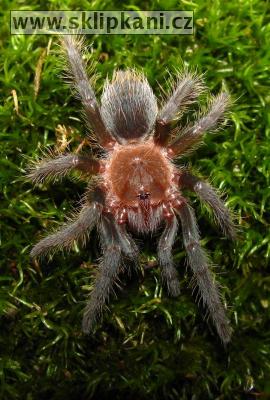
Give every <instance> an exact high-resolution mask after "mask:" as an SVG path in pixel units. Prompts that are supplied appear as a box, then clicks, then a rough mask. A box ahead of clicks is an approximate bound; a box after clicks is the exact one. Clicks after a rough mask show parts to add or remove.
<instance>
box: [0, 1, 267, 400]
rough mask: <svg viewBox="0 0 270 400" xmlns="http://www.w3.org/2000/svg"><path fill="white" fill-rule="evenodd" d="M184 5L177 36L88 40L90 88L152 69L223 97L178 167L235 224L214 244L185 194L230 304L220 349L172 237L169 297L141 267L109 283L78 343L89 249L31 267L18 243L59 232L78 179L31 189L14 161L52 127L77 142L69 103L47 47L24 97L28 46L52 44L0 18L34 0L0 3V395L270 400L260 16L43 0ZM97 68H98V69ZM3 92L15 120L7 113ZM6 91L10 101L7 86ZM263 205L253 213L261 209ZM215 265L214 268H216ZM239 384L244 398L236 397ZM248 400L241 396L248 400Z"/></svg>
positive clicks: (237, 4)
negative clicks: (189, 22)
mask: <svg viewBox="0 0 270 400" xmlns="http://www.w3.org/2000/svg"><path fill="white" fill-rule="evenodd" d="M132 6H133V7H140V8H141V9H166V8H167V9H168V8H171V9H186V10H194V11H195V34H194V35H193V36H171V35H169V36H146V35H143V36H140V35H138V36H124V35H122V36H121V35H120V36H118V35H114V36H94V37H90V38H89V43H91V42H93V54H92V55H91V57H93V58H94V59H95V60H101V62H99V64H98V71H99V73H100V76H101V79H100V80H99V81H98V83H97V86H98V88H101V86H102V83H103V79H104V78H105V77H106V75H107V74H109V75H111V74H112V71H113V69H114V68H116V67H121V68H123V67H127V66H136V67H139V68H143V69H144V71H145V73H146V75H147V76H148V78H149V81H150V83H151V85H152V86H153V87H154V88H155V90H156V91H157V93H158V91H159V88H158V85H157V81H159V82H160V83H161V84H163V83H164V84H165V78H166V73H165V71H166V68H168V69H170V70H172V69H173V68H175V67H177V66H179V65H183V63H184V64H186V65H190V66H197V68H198V70H199V71H201V72H206V82H207V85H208V86H209V87H210V89H211V90H212V91H213V92H214V93H217V92H218V91H219V90H220V88H221V87H227V88H228V89H229V91H230V92H231V93H232V95H233V97H234V99H235V100H236V101H235V104H234V106H233V108H232V119H231V123H230V124H229V126H227V127H226V128H225V129H224V130H222V131H221V132H219V134H217V135H210V134H209V135H207V137H206V140H205V142H206V145H205V146H203V147H201V148H200V149H199V150H198V151H197V152H196V153H195V154H194V155H192V157H190V159H189V161H190V162H191V163H192V165H193V166H194V168H195V169H197V170H198V171H199V173H200V174H201V175H202V176H203V177H206V178H208V177H210V179H211V180H212V181H213V183H214V184H215V186H216V187H218V188H220V189H222V190H223V189H226V192H227V194H228V198H227V203H228V205H230V207H231V208H232V209H233V210H234V212H235V213H236V216H237V220H238V222H239V225H240V227H241V235H240V238H239V241H238V243H237V244H236V245H234V244H231V243H229V242H228V241H227V240H225V239H223V238H222V235H221V234H220V233H219V232H218V230H217V229H216V227H215V226H214V224H213V222H212V220H211V219H210V218H209V216H208V214H207V213H206V212H205V210H204V209H202V208H200V207H199V205H198V202H197V201H196V199H195V198H194V197H192V202H194V206H195V208H196V210H197V215H198V219H199V224H200V227H201V232H202V236H203V238H204V244H205V246H206V247H207V248H208V249H209V251H210V254H211V257H212V259H213V260H214V262H215V263H216V264H218V265H219V266H220V267H219V268H216V269H215V272H216V273H217V279H218V280H219V281H220V282H221V284H222V285H223V286H224V289H223V292H224V295H225V297H226V300H227V302H228V304H229V305H230V310H229V314H230V318H231V321H232V325H233V327H234V335H233V339H232V343H231V344H230V346H229V347H228V349H227V350H223V349H222V346H221V344H220V343H219V340H218V339H217V337H216V334H215V332H214V330H213V329H212V326H211V324H209V325H208V324H207V323H206V322H205V321H204V320H203V318H202V315H203V311H202V310H201V309H199V308H198V307H197V306H196V305H195V303H194V299H193V298H192V295H191V290H190V289H189V287H188V285H189V281H190V274H189V273H186V271H185V267H184V265H185V254H184V251H183V248H182V241H181V237H180V236H179V240H177V242H176V245H175V250H174V256H175V262H176V263H177V265H178V267H179V268H178V269H179V272H180V277H181V287H182V294H181V296H180V297H179V298H177V299H171V298H168V297H167V294H166V292H165V291H163V290H162V289H161V287H160V276H159V271H158V269H157V268H151V269H145V271H144V274H143V275H142V274H141V275H139V276H137V275H135V274H134V275H132V277H130V278H126V277H125V276H123V277H122V280H123V282H124V283H123V290H122V291H120V292H119V295H118V298H117V299H115V298H113V297H112V299H111V304H110V307H109V308H110V310H109V311H108V312H106V313H105V315H104V319H103V322H102V323H100V324H98V326H97V329H96V332H95V334H94V335H93V336H90V337H85V336H84V335H82V333H81V331H80V325H81V313H82V310H83V305H84V300H85V296H86V295H87V293H88V291H89V290H90V289H91V286H92V284H93V279H94V275H95V270H96V262H97V258H98V255H99V254H100V253H99V249H98V243H97V240H96V238H95V236H96V235H95V234H93V235H92V236H91V240H90V242H89V245H88V247H87V249H80V250H79V249H78V248H74V250H73V251H72V252H71V253H70V254H67V255H61V254H60V255H58V256H56V257H55V258H54V259H53V260H50V261H49V262H47V261H44V262H42V263H40V264H37V263H33V262H31V261H30V259H29V249H30V247H31V246H32V244H33V243H35V242H36V240H37V238H38V237H39V235H41V234H42V233H44V232H45V231H46V230H47V229H51V228H52V227H55V226H57V224H60V223H61V222H62V221H63V219H64V216H65V214H66V213H67V212H68V210H70V209H71V206H72V204H74V203H76V201H77V200H78V199H79V196H80V195H81V194H82V193H83V190H84V184H83V183H77V182H74V181H73V180H68V179H66V180H64V181H63V182H62V183H60V182H59V183H57V184H56V185H54V186H53V185H43V186H38V187H37V188H35V189H34V188H33V187H32V186H31V185H30V184H29V183H27V182H25V180H24V177H23V175H24V170H25V167H26V165H27V162H28V161H27V158H25V157H24V155H27V156H30V157H33V156H40V155H41V148H47V147H48V146H50V145H55V143H56V135H55V129H56V127H57V126H58V125H59V124H61V125H65V126H69V127H71V128H72V133H71V136H70V139H71V140H72V142H71V144H70V146H71V148H72V149H74V148H76V147H77V145H78V143H79V142H80V141H81V140H82V138H83V137H84V135H85V128H84V127H83V125H82V124H81V123H80V121H79V119H80V112H79V110H78V109H79V107H78V103H77V101H76V100H74V99H73V98H72V96H71V94H70V90H69V88H67V87H66V86H65V85H64V84H63V82H62V80H61V79H60V77H59V75H58V72H57V71H56V64H57V53H56V54H54V53H53V52H50V53H49V55H48V56H47V57H46V59H45V61H44V65H43V69H42V74H41V81H40V89H39V93H38V95H37V97H36V98H35V96H34V87H35V85H34V76H35V70H36V67H37V63H38V60H39V59H40V57H41V54H42V51H43V49H45V48H47V46H48V43H49V40H50V39H52V43H51V49H52V50H57V47H56V42H57V38H56V37H52V38H50V37H47V36H10V34H9V9H47V8H48V3H47V2H45V1H41V2H38V1H37V0H31V1H30V2H29V1H26V0H20V1H7V0H2V2H1V8H2V17H1V26H0V32H1V39H0V87H1V91H0V93H1V100H0V140H1V142H0V151H1V157H0V184H1V202H0V214H1V258H0V265H1V275H0V280H1V289H0V311H1V336H0V348H1V351H0V354H1V359H0V379H1V385H0V398H2V399H27V400H31V399H75V398H76V399H90V398H104V399H105V398H115V399H133V398H137V399H148V398H153V399H191V398H192V399H200V400H201V399H252V398H256V396H257V395H256V393H257V394H258V396H259V395H260V398H269V396H270V383H269V382H270V363H269V358H270V334H269V328H270V324H269V310H270V300H269V292H270V278H269V273H268V271H269V253H270V237H269V226H267V217H268V221H269V208H268V210H267V204H268V205H269V197H270V192H269V160H270V157H269V139H270V137H269V136H270V129H269V65H270V52H269V42H270V29H269V18H270V13H269V7H268V3H267V2H264V1H257V0H250V1H249V2H247V1H244V0H242V1H236V0H233V1H230V2H219V1H210V0H208V1H203V0H198V1H196V2H191V1H185V2H183V3H181V4H180V3H179V2H177V1H169V2H167V1H152V2H147V1H143V2H141V1H140V2H139V1H135V2H133V3H132V2H130V1H129V0H128V1H127V2H125V4H123V3H121V2H120V1H119V2H117V1H114V2H111V1H108V2H105V1H102V0H97V1H95V2H94V3H93V4H92V5H91V4H90V3H89V2H88V1H86V0H85V1H84V0H76V1H72V0H59V1H52V2H50V8H51V9H55V10H57V9H81V10H83V9H85V10H88V9H91V8H92V9H97V10H98V9H99V10H102V9H126V8H130V7H132ZM104 60H106V61H104ZM12 90H15V91H16V94H17V98H18V102H19V110H18V111H19V112H18V113H17V112H16V110H15V109H14V99H13V95H12V92H11V91H12ZM13 93H15V92H13ZM267 212H268V215H267ZM142 250H143V251H144V252H143V255H142V265H146V264H147V263H148V262H150V261H151V260H155V258H154V257H155V242H154V241H151V240H150V239H149V241H148V242H147V243H145V246H142ZM219 272H221V273H222V274H220V275H219ZM252 387H254V388H255V389H254V390H253V394H252V393H251V392H250V388H252ZM248 393H249V394H248Z"/></svg>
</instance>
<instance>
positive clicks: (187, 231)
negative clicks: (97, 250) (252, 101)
mask: <svg viewBox="0 0 270 400" xmlns="http://www.w3.org/2000/svg"><path fill="white" fill-rule="evenodd" d="M62 48H63V53H64V55H65V59H66V61H67V75H68V76H69V77H70V78H71V83H72V85H73V89H74V90H75V92H76V94H77V97H78V98H79V99H80V100H81V102H82V104H83V109H84V112H85V119H86V122H87V124H88V125H89V126H90V128H91V131H92V134H94V135H95V137H96V139H97V141H98V142H99V145H100V147H102V148H103V150H104V151H103V155H102V156H101V157H99V158H93V157H92V156H90V155H87V154H72V153H71V154H70V153H69V154H61V155H56V156H55V157H53V156H50V157H48V158H45V159H43V160H41V161H40V162H38V163H36V164H34V166H33V167H32V169H31V171H30V173H29V176H30V178H31V179H32V180H33V181H34V182H35V183H41V182H43V181H44V180H45V179H54V178H57V177H63V176H64V175H66V174H68V173H69V172H72V171H73V170H76V171H79V172H81V173H82V174H87V175H88V176H90V177H91V176H95V177H96V178H98V179H94V180H93V182H92V183H91V184H89V185H88V187H87V189H86V194H85V196H84V197H83V200H82V204H81V208H80V210H79V211H78V213H77V215H76V216H75V217H74V219H73V220H71V221H69V222H67V223H66V224H65V225H64V226H63V227H62V229H60V230H59V231H56V232H55V233H53V234H51V235H49V236H47V237H45V238H43V239H42V240H41V241H39V242H38V243H37V244H36V245H35V246H34V248H33V249H32V251H31V256H32V257H38V256H41V255H43V254H47V253H49V252H53V251H56V250H59V249H65V248H66V249H69V248H70V247H72V245H73V243H74V241H80V242H81V243H82V244H83V245H84V244H85V243H86V241H87V239H88V236H89V234H90V232H91V230H92V229H93V227H94V226H96V227H97V230H98V233H99V237H100V243H101V247H102V251H103V258H102V260H101V262H100V264H99V269H98V274H97V278H96V281H95V284H94V288H93V290H92V292H91V295H90V298H89V301H88V303H87V305H86V308H85V312H84V317H83V331H84V332H89V331H91V330H92V328H93V326H94V324H95V322H96V320H97V318H98V316H99V315H100V313H101V310H102V308H103V306H104V304H105V303H106V301H108V298H109V294H110V292H111V290H112V288H113V285H114V283H115V281H116V280H117V279H118V275H119V272H120V271H121V270H125V266H126V262H125V259H126V258H129V259H131V260H132V261H135V263H134V264H135V265H138V262H139V260H138V257H139V249H138V246H137V244H136V242H135V240H134V239H133V238H132V236H131V233H132V232H133V231H137V232H139V233H140V232H141V233H143V234H146V233H151V232H153V231H155V230H157V229H162V230H163V232H162V234H161V236H160V238H159V240H158V245H157V258H158V261H159V265H160V270H161V277H162V280H163V282H164V284H165V285H166V287H167V289H168V292H169V294H171V295H172V296H177V295H179V294H180V284H179V278H178V274H177V270H176V268H175V266H174V263H173V257H172V247H173V244H174V241H175V238H176V234H177V231H178V224H179V222H180V224H181V228H182V236H183V244H184V247H185V249H186V252H187V259H188V264H189V266H190V268H191V270H192V273H193V279H192V282H193V284H194V285H195V286H196V287H197V288H198V293H199V295H200V298H201V299H202V302H203V305H204V306H205V308H206V309H207V311H208V313H209V315H210V317H211V319H212V321H213V323H214V325H215V327H216V330H217V332H218V334H219V337H220V338H221V340H222V341H223V343H227V342H229V340H230V337H231V327H230V324H229V320H228V319H227V316H226V312H225V308H224V306H223V303H222V301H221V298H220V292H219V289H218V286H217V284H216V283H215V282H214V280H213V277H212V273H211V271H210V268H209V264H210V262H209V258H208V256H207V254H206V252H205V250H204V249H203V248H202V246H201V244H200V234H199V230H198V226H197V222H196V217H195V212H194V210H193V208H192V207H191V205H190V202H189V201H188V200H187V199H186V198H185V197H184V194H183V193H184V190H185V189H188V190H190V191H193V192H195V193H196V194H197V195H198V196H199V198H200V200H202V202H204V203H206V204H207V205H208V206H209V208H210V209H211V210H212V212H213V214H214V216H215V220H216V221H217V223H218V224H219V226H220V227H221V229H222V231H223V233H224V234H225V235H227V236H228V237H230V238H234V232H235V231H234V224H233V222H232V220H231V216H230V212H229V210H228V209H227V208H226V206H225V204H224V203H223V201H222V200H221V199H220V198H219V196H218V194H217V192H216V191H215V189H214V188H212V187H211V186H210V185H209V184H208V183H206V182H204V181H202V180H201V179H199V178H198V177H196V176H194V175H192V174H191V172H190V171H189V170H188V169H187V168H186V167H184V166H179V165H177V164H176V163H175V159H176V158H179V157H182V156H185V155H187V153H189V152H190V151H191V150H192V149H194V147H196V146H197V145H198V144H200V143H201V142H202V140H203V137H204V133H205V132H206V131H209V130H212V129H213V128H216V127H217V126H218V123H219V122H220V121H221V120H222V119H223V117H224V115H225V112H226V110H227V108H228V105H229V95H228V93H226V92H221V93H220V94H218V95H217V96H212V97H211V99H210V101H209V105H208V110H207V111H205V112H201V113H200V114H199V117H198V119H195V120H194V121H193V122H192V123H189V124H187V125H186V126H184V127H180V126H178V125H177V122H178V120H179V119H180V117H181V114H182V113H183V111H185V109H186V108H187V106H188V105H190V104H192V103H194V102H195V101H196V100H197V98H198V97H199V95H200V94H201V93H202V92H203V91H205V90H206V89H205V86H204V84H203V81H202V78H201V76H198V75H197V74H195V73H190V72H188V71H186V70H185V71H184V72H182V73H179V74H178V75H177V77H176V80H175V82H174V83H173V85H172V88H171V92H170V94H169V95H168V96H167V99H165V100H164V102H163V104H161V105H160V106H158V102H157V99H156V96H155V95H154V93H153V91H152V89H151V87H150V85H149V83H148V81H147V79H146V77H145V76H144V75H143V74H142V73H139V72H136V71H134V70H131V69H128V70H125V71H116V72H114V74H113V77H112V80H111V81H109V80H107V81H106V84H105V86H104V90H103V93H102V96H101V101H100V103H99V102H98V100H97V98H96V96H95V93H94V90H93V88H92V82H93V80H91V79H90V80H89V78H88V75H87V73H86V63H85V61H84V60H83V57H82V55H83V50H84V48H83V40H81V39H80V38H78V37H76V36H72V35H68V36H64V38H63V40H62ZM172 131H173V139H172V138H171V136H172V135H171V134H172ZM151 238H152V239H151V240H153V236H151Z"/></svg>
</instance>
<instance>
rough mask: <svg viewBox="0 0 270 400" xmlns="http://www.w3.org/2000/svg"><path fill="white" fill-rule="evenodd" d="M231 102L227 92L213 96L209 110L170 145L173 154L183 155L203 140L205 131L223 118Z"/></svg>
mask: <svg viewBox="0 0 270 400" xmlns="http://www.w3.org/2000/svg"><path fill="white" fill-rule="evenodd" d="M229 102H230V97H229V95H228V93H226V92H223V93H220V94H219V95H217V96H216V97H213V99H212V101H211V104H210V108H209V110H208V112H207V113H206V114H205V115H204V116H203V117H201V118H200V119H199V120H198V121H196V122H195V124H194V125H191V126H187V127H186V128H185V129H184V131H183V132H182V134H181V135H180V136H178V137H177V138H176V139H175V140H174V141H173V142H172V143H171V144H170V145H169V146H168V150H169V151H170V153H171V154H172V156H177V155H179V154H181V155H182V154H184V153H185V152H186V151H188V150H190V148H192V147H193V146H195V145H198V144H199V143H200V142H201V141H202V136H203V134H204V132H206V131H207V130H209V129H213V128H214V127H215V126H216V125H217V123H218V121H219V120H220V119H222V117H223V116H224V113H225V111H226V110H227V108H228V105H229Z"/></svg>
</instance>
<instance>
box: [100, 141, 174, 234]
mask: <svg viewBox="0 0 270 400" xmlns="http://www.w3.org/2000/svg"><path fill="white" fill-rule="evenodd" d="M103 179H104V182H106V190H107V210H108V212H111V213H112V214H114V216H115V219H116V221H117V222H118V223H119V224H124V223H128V224H129V225H130V226H132V227H133V228H134V229H135V230H137V231H138V232H148V231H153V230H155V229H156V228H157V226H158V225H159V224H160V222H161V220H162V218H172V217H173V215H174V212H173V208H174V207H177V206H178V205H179V204H180V203H181V200H180V194H179V192H178V180H179V173H178V171H177V169H176V168H175V167H174V166H173V164H172V163H171V162H170V160H169V159H168V157H167V151H166V150H165V149H163V148H162V147H159V146H156V145H155V143H154V141H153V139H149V140H147V141H145V142H144V143H133V144H126V145H124V146H121V145H116V148H115V149H114V151H113V153H112V156H111V158H109V160H107V162H106V163H105V164H104V177H103Z"/></svg>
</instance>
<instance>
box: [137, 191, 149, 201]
mask: <svg viewBox="0 0 270 400" xmlns="http://www.w3.org/2000/svg"><path fill="white" fill-rule="evenodd" d="M137 197H138V198H139V199H140V200H147V199H149V197H150V193H149V192H141V193H139V194H137Z"/></svg>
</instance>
